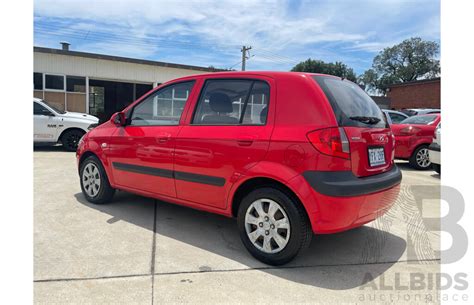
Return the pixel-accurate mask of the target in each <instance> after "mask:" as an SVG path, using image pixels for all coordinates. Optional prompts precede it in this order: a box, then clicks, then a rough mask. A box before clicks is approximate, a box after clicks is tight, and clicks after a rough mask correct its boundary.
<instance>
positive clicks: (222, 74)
mask: <svg viewBox="0 0 474 305" xmlns="http://www.w3.org/2000/svg"><path fill="white" fill-rule="evenodd" d="M317 75H320V76H329V77H336V78H340V77H339V76H334V75H329V74H322V73H309V72H285V71H225V72H213V73H202V74H193V75H189V76H185V77H181V78H176V79H173V80H170V81H168V82H165V83H164V84H167V83H169V82H176V81H181V80H188V79H195V78H201V77H204V78H206V77H233V78H234V77H239V76H242V77H249V76H266V77H270V78H274V79H279V78H287V77H308V76H309V77H311V76H317Z"/></svg>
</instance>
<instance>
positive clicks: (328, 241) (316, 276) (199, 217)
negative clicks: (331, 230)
mask: <svg viewBox="0 0 474 305" xmlns="http://www.w3.org/2000/svg"><path fill="white" fill-rule="evenodd" d="M75 197H76V199H77V201H78V202H79V203H80V204H83V205H85V206H87V207H89V208H92V209H95V210H97V211H99V212H101V213H106V214H107V215H110V217H111V218H110V219H108V220H107V223H109V224H110V225H113V224H114V223H115V222H117V221H126V222H129V223H132V224H134V225H137V226H141V227H143V228H145V229H147V230H150V231H153V230H154V229H153V225H151V224H150V222H149V221H146V220H144V219H143V218H144V217H143V215H150V214H151V215H153V213H156V214H155V217H156V234H157V235H156V236H157V246H159V245H158V243H160V241H161V240H162V239H161V238H160V236H164V237H167V238H171V239H173V240H176V241H179V242H181V243H186V244H188V245H190V246H193V247H197V248H199V249H202V250H205V251H209V252H212V253H214V254H218V255H220V256H222V257H224V258H225V259H228V260H232V261H235V262H237V263H240V265H239V266H241V268H240V269H247V268H255V269H259V270H261V271H263V272H267V273H269V274H271V275H274V276H277V277H281V278H284V279H287V280H290V281H294V282H297V283H302V284H305V285H311V286H317V287H322V288H326V289H331V290H344V289H351V288H354V287H359V286H361V285H364V284H366V283H367V282H368V281H369V280H370V279H371V278H373V279H375V278H377V277H378V276H380V275H381V274H383V273H384V272H385V271H386V270H387V269H389V268H390V267H391V266H392V265H393V264H394V263H396V262H397V261H398V260H399V259H400V258H401V256H402V255H403V253H404V252H405V249H406V242H405V240H404V239H402V238H400V237H398V236H395V235H393V234H391V233H389V232H386V231H382V230H379V229H376V228H372V227H368V226H364V227H361V228H358V229H353V230H350V231H347V232H343V233H337V234H331V235H319V236H314V237H313V240H312V243H311V245H310V247H309V249H307V250H306V251H304V252H303V253H301V254H300V255H299V256H298V257H297V258H296V259H295V260H293V261H292V262H290V263H289V264H287V265H285V266H282V267H273V266H268V265H265V264H263V263H261V262H259V261H257V260H256V259H254V258H253V257H252V256H251V255H250V254H249V253H248V252H247V250H246V249H245V248H244V246H243V244H242V243H241V241H240V237H239V233H238V230H237V224H236V221H235V219H231V218H227V217H224V216H220V215H215V214H211V213H207V212H202V211H198V210H194V209H190V208H186V207H182V206H179V205H175V204H170V203H166V202H163V201H159V200H156V201H155V200H153V199H149V200H150V201H149V202H150V204H149V205H147V206H146V207H144V206H143V205H140V206H137V205H135V204H134V201H137V200H136V199H137V198H138V196H136V195H133V194H130V193H126V192H121V191H120V192H117V193H116V195H115V197H114V200H113V202H111V203H109V204H104V205H94V204H91V203H89V202H87V201H86V200H85V198H84V196H83V194H82V193H77V194H75ZM155 205H156V208H155ZM144 208H145V209H148V212H149V213H143V209H144ZM155 209H156V210H155ZM111 229H112V228H111ZM191 248H192V247H191ZM157 253H158V256H157V261H159V260H160V256H159V255H160V253H159V251H157ZM162 255H166V254H162ZM164 259H168V260H170V259H171V260H177V259H178V258H177V257H175V256H173V255H172V254H170V257H166V258H164ZM173 264H179V262H176V261H173ZM214 264H215V262H214ZM208 265H210V266H208ZM298 267H318V268H298ZM187 271H188V272H189V271H193V272H194V271H197V272H199V271H224V270H220V268H219V266H215V265H213V263H211V262H209V263H208V264H205V265H202V266H200V267H199V270H187ZM367 273H370V274H369V277H368V276H367Z"/></svg>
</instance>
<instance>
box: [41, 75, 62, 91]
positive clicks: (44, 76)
mask: <svg viewBox="0 0 474 305" xmlns="http://www.w3.org/2000/svg"><path fill="white" fill-rule="evenodd" d="M46 75H51V76H61V77H62V78H63V89H62V90H60V89H50V88H46ZM43 90H44V91H50V92H64V93H65V92H66V74H57V73H43Z"/></svg>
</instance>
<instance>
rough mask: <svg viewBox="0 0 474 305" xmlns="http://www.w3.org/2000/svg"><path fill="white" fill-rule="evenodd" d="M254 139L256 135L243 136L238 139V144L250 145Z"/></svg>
mask: <svg viewBox="0 0 474 305" xmlns="http://www.w3.org/2000/svg"><path fill="white" fill-rule="evenodd" d="M253 141H254V137H242V138H239V139H237V144H238V145H240V146H250V145H252V143H253Z"/></svg>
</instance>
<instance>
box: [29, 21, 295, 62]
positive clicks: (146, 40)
mask: <svg viewBox="0 0 474 305" xmlns="http://www.w3.org/2000/svg"><path fill="white" fill-rule="evenodd" d="M35 34H37V35H44V36H67V37H68V38H76V39H79V40H87V41H96V42H113V43H124V44H128V45H135V46H141V47H155V48H168V49H175V48H180V49H185V50H192V49H195V48H196V47H201V48H207V49H214V50H216V51H221V52H226V53H231V52H232V49H235V48H237V45H232V44H215V43H214V44H210V43H205V42H196V41H183V40H170V39H163V38H158V37H150V36H145V37H143V38H138V37H130V36H117V35H116V34H112V33H106V32H94V31H91V30H90V29H85V30H77V29H72V28H58V26H54V25H50V24H39V25H35ZM251 48H252V47H245V46H243V47H242V49H241V52H242V60H241V61H239V62H238V63H236V64H234V65H232V66H231V67H230V68H229V69H232V68H233V67H235V66H236V65H238V64H242V70H245V64H246V60H247V59H249V58H250V57H249V56H248V55H247V53H248V51H249V50H250V49H251ZM253 56H257V57H261V58H265V59H267V60H269V61H271V62H274V63H280V64H290V65H296V64H297V63H298V62H299V61H297V60H295V59H294V58H290V57H288V56H284V55H280V54H278V53H275V52H273V51H269V50H267V49H264V48H257V49H256V53H255V54H253V55H252V56H251V57H253Z"/></svg>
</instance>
